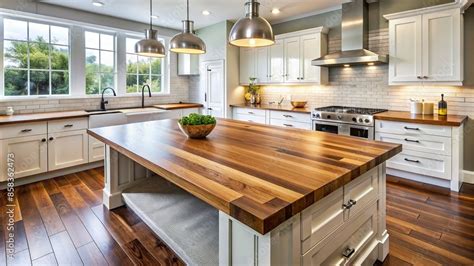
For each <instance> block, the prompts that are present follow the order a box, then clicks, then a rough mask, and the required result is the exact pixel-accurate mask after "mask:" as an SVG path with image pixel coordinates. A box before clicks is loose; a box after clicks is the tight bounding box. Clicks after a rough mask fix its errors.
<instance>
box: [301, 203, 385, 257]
mask: <svg viewBox="0 0 474 266" xmlns="http://www.w3.org/2000/svg"><path fill="white" fill-rule="evenodd" d="M376 232H377V204H376V203H374V204H372V205H371V206H370V207H369V208H365V210H364V213H362V214H361V215H360V216H358V217H357V218H356V219H354V220H353V221H352V222H351V223H349V224H347V226H346V227H344V228H343V229H342V230H341V231H340V232H338V233H336V234H335V235H334V237H331V238H330V239H326V240H325V241H323V242H322V243H321V245H318V246H315V247H314V248H312V249H311V250H310V251H308V252H307V253H306V254H304V255H303V265H315V266H316V265H351V261H352V260H353V259H354V258H356V257H357V256H358V255H359V254H360V253H361V251H363V250H364V249H365V248H366V246H367V244H368V243H370V242H371V241H372V240H373V239H374V238H375V234H376Z"/></svg>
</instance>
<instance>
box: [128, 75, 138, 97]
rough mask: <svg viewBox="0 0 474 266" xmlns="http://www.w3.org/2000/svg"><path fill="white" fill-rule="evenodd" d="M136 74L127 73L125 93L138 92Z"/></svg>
mask: <svg viewBox="0 0 474 266" xmlns="http://www.w3.org/2000/svg"><path fill="white" fill-rule="evenodd" d="M137 81H138V80H137V75H127V93H136V92H138V85H137Z"/></svg>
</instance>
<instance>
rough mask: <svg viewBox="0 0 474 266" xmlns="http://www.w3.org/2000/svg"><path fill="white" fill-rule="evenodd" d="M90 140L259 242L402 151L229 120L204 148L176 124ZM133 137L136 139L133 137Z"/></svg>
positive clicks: (96, 133)
mask: <svg viewBox="0 0 474 266" xmlns="http://www.w3.org/2000/svg"><path fill="white" fill-rule="evenodd" d="M88 132H89V134H90V135H92V136H93V137H95V138H97V139H99V140H100V141H102V142H104V143H106V144H108V145H110V146H111V148H113V149H115V150H117V151H118V152H120V153H122V154H124V155H125V156H127V157H129V158H131V159H132V160H134V161H136V162H138V163H140V164H141V165H143V166H144V167H146V168H148V169H150V170H151V171H153V172H154V173H158V174H159V175H161V176H162V177H164V178H165V179H167V180H168V181H170V182H172V183H174V184H176V185H177V186H179V187H181V188H182V189H184V190H186V191H187V192H189V193H190V194H192V195H194V196H195V197H197V198H199V199H201V200H203V201H205V202H207V203H208V204H209V205H211V206H213V207H214V208H217V209H218V210H220V211H223V212H225V213H226V214H228V215H230V216H232V217H234V218H235V219H237V220H239V221H240V222H242V223H244V224H246V225H248V226H249V227H251V228H253V229H254V230H255V231H257V232H259V233H261V234H266V233H268V232H270V231H271V230H272V229H274V228H276V227H277V226H278V225H280V224H281V223H283V222H284V221H286V220H288V219H289V218H291V217H292V216H294V215H296V214H298V213H299V212H301V211H302V210H304V209H305V208H307V207H309V206H310V205H312V204H313V203H315V202H316V201H318V200H320V199H322V198H323V197H325V196H327V195H328V194H330V193H331V192H333V191H335V190H337V189H338V188H340V187H342V186H343V185H345V184H347V183H349V182H350V181H351V180H353V179H355V178H357V177H359V176H360V175H361V174H363V173H365V172H367V171H368V170H370V169H372V168H374V167H375V166H377V165H379V164H381V163H383V162H384V161H386V160H388V159H389V158H391V157H392V156H394V155H396V154H397V153H399V152H401V150H402V146H401V145H397V144H390V143H382V142H376V141H369V140H363V139H357V138H352V137H346V136H340V135H333V134H327V133H321V132H315V131H306V130H297V129H286V128H280V127H274V126H266V125H259V124H253V123H247V122H241V121H234V120H228V119H219V120H218V122H217V127H216V128H215V130H214V131H213V132H212V133H211V134H210V135H209V136H208V137H207V139H204V140H193V139H187V138H186V137H185V136H184V135H183V134H182V133H181V132H180V130H179V128H178V125H177V120H162V121H153V122H147V123H137V124H128V125H121V126H113V127H107V128H98V129H91V130H89V131H88ZM137 134H139V135H140V138H132V137H130V136H136V135H137Z"/></svg>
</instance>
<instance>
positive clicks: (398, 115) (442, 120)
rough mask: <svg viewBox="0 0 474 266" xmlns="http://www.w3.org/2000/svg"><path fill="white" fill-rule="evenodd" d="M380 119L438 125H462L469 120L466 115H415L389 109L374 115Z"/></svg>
mask: <svg viewBox="0 0 474 266" xmlns="http://www.w3.org/2000/svg"><path fill="white" fill-rule="evenodd" d="M374 118H375V119H378V120H386V121H399V122H408V123H418V124H428V125H438V126H454V127H458V126H461V125H462V124H463V123H465V122H466V121H467V118H468V117H467V116H465V115H447V116H438V115H436V114H435V115H414V114H411V113H410V112H399V111H388V112H384V113H380V114H376V115H375V116H374Z"/></svg>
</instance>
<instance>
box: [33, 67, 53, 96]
mask: <svg viewBox="0 0 474 266" xmlns="http://www.w3.org/2000/svg"><path fill="white" fill-rule="evenodd" d="M48 94H49V72H48V71H30V95H48Z"/></svg>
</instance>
